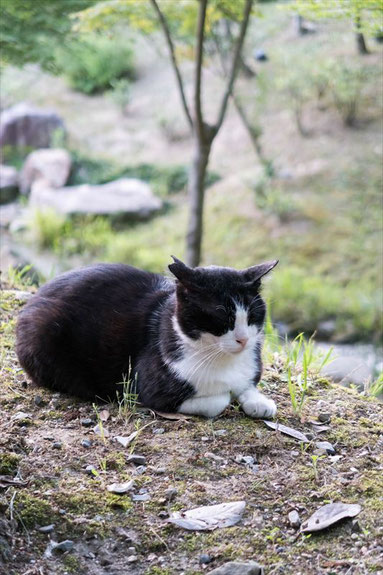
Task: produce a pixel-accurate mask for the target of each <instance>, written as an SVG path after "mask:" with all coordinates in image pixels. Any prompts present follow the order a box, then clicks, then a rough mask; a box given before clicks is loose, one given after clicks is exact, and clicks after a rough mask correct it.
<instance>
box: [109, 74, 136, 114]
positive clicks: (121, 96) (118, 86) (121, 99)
mask: <svg viewBox="0 0 383 575" xmlns="http://www.w3.org/2000/svg"><path fill="white" fill-rule="evenodd" d="M110 84H111V86H112V90H111V91H110V92H109V96H110V98H111V99H112V100H113V101H114V103H115V104H116V105H117V106H118V107H119V108H120V110H121V112H122V113H123V114H126V109H127V106H128V104H129V102H130V98H131V90H130V85H131V82H130V80H128V79H127V78H118V79H117V80H111V82H110Z"/></svg>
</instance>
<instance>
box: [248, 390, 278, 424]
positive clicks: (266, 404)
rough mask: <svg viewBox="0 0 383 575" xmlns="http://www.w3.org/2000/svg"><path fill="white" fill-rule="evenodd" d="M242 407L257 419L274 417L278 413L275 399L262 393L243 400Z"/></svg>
mask: <svg viewBox="0 0 383 575" xmlns="http://www.w3.org/2000/svg"><path fill="white" fill-rule="evenodd" d="M242 409H243V411H244V412H245V413H246V415H249V416H250V417H254V418H255V419H273V418H274V417H275V416H276V413H277V406H276V403H275V401H273V400H272V399H269V398H268V397H266V396H265V395H263V394H261V393H258V394H257V396H256V397H254V398H252V399H248V400H247V401H245V402H243V403H242Z"/></svg>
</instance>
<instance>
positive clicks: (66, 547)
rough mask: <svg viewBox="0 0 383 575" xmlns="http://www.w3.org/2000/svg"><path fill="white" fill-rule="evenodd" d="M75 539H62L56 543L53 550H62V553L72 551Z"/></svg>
mask: <svg viewBox="0 0 383 575" xmlns="http://www.w3.org/2000/svg"><path fill="white" fill-rule="evenodd" d="M73 545H74V543H73V541H71V540H70V539H66V540H65V541H61V542H60V543H56V544H55V545H54V546H53V548H52V551H54V552H57V551H60V552H61V553H66V552H67V551H70V550H71V549H72V548H73Z"/></svg>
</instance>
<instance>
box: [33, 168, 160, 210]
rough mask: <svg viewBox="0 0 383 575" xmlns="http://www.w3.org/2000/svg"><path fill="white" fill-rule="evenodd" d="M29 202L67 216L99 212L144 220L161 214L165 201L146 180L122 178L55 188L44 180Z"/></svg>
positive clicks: (38, 182) (39, 182) (40, 181)
mask: <svg viewBox="0 0 383 575" xmlns="http://www.w3.org/2000/svg"><path fill="white" fill-rule="evenodd" d="M29 205H30V206H31V207H37V208H47V207H49V208H52V209H54V210H55V211H57V212H58V213H59V214H62V215H64V216H72V215H75V214H95V215H96V214H97V215H104V216H111V217H114V218H116V219H123V220H126V219H130V220H143V219H147V218H149V217H150V216H152V215H154V214H155V213H157V212H158V211H159V210H160V209H161V207H162V202H161V200H160V199H159V198H156V196H154V194H153V193H152V191H151V189H150V186H149V185H148V184H147V183H146V182H142V181H141V180H136V179H133V178H121V179H119V180H114V181H112V182H109V183H108V184H101V185H95V186H91V185H88V184H84V185H82V186H67V187H65V188H58V189H53V188H51V187H49V186H48V185H47V184H46V183H45V182H44V181H43V180H39V181H37V182H35V183H34V184H33V185H32V190H31V194H30V198H29Z"/></svg>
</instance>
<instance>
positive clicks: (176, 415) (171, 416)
mask: <svg viewBox="0 0 383 575" xmlns="http://www.w3.org/2000/svg"><path fill="white" fill-rule="evenodd" d="M154 413H155V414H156V415H159V416H160V417H162V418H163V419H171V420H173V421H186V420H187V419H191V418H192V416H191V415H185V414H184V413H165V412H164V411H154Z"/></svg>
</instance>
